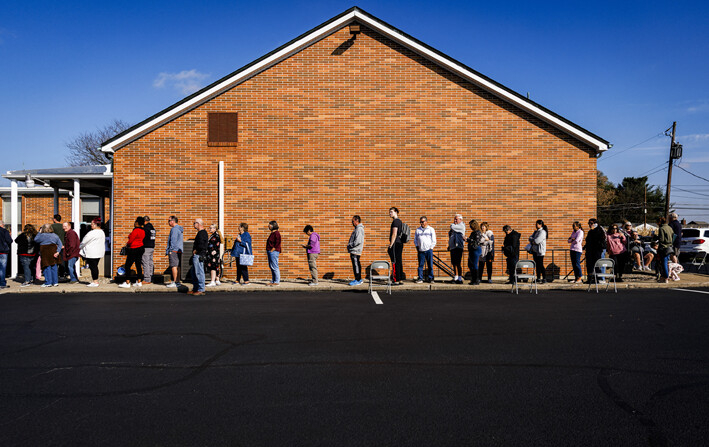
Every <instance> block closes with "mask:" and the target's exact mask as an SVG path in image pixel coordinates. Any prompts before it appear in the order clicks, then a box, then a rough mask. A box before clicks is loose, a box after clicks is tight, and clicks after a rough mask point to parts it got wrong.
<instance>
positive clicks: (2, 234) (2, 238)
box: [0, 227, 12, 254]
mask: <svg viewBox="0 0 709 447" xmlns="http://www.w3.org/2000/svg"><path fill="white" fill-rule="evenodd" d="M10 247H12V236H10V232H9V231H7V230H6V229H4V228H2V227H0V253H3V254H8V253H10Z"/></svg>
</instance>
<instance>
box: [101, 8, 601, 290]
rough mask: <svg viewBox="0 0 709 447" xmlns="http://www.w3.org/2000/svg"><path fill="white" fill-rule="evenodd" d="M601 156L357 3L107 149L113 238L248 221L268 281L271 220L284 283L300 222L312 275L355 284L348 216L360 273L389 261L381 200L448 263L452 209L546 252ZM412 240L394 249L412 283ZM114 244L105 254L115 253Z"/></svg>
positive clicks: (595, 139) (583, 198)
mask: <svg viewBox="0 0 709 447" xmlns="http://www.w3.org/2000/svg"><path fill="white" fill-rule="evenodd" d="M489 38H490V39H494V36H489ZM204 45H213V43H211V42H204ZM225 54H226V53H225ZM560 63H563V61H560ZM608 148H609V143H608V142H607V141H606V140H604V139H603V138H601V137H599V136H597V135H594V134H593V133H591V132H590V131H588V130H586V129H584V128H583V127H581V126H579V125H578V124H575V123H573V122H571V121H569V120H568V119H566V118H564V117H562V116H559V115H557V114H556V113H554V112H552V111H550V110H548V109H546V108H544V107H542V106H541V105H539V104H537V103H535V102H533V101H531V100H529V99H527V98H526V97H524V96H522V95H520V94H518V93H516V92H514V91H512V90H510V89H509V88H507V87H505V86H503V85H501V84H500V83H498V82H496V81H494V80H492V79H490V78H487V77H485V76H484V75H482V74H480V73H478V72H476V71H475V70H473V69H472V68H470V67H467V66H466V65H464V64H462V63H461V62H459V61H456V60H455V59H453V58H451V57H449V56H447V55H446V54H444V53H442V52H440V51H438V50H436V49H433V48H431V47H430V46H428V45H426V44H425V43H423V42H420V41H418V40H416V39H415V38H413V37H411V36H409V35H408V34H406V33H404V32H402V31H400V30H398V29H396V28H394V27H393V26H391V25H389V24H388V23H385V22H383V21H382V20H380V19H378V18H376V17H374V16H372V15H371V14H369V13H367V12H365V11H363V10H361V9H359V8H352V9H349V10H347V11H345V12H344V13H342V14H340V15H338V16H336V17H333V18H332V19H330V20H328V21H327V22H325V23H323V24H321V25H319V26H317V27H315V28H314V29H312V30H310V31H308V32H306V33H304V34H302V35H301V36H298V37H297V38H295V39H293V40H292V41H290V42H288V43H287V44H285V45H283V46H282V47H280V48H278V49H276V50H274V51H273V52H271V53H269V54H266V55H265V56H263V57H261V58H259V59H257V60H256V61H254V62H252V63H250V64H248V65H246V66H244V67H242V68H240V69H238V70H237V71H235V72H233V73H231V74H229V75H227V76H225V77H224V78H222V79H220V80H219V81H217V82H215V83H213V84H212V85H209V86H207V87H205V88H204V89H202V90H200V91H199V92H197V93H195V94H193V95H191V96H189V97H187V98H184V99H183V100H181V101H179V102H178V103H176V104H174V105H172V106H170V107H168V108H167V109H165V110H163V111H160V112H158V113H156V114H155V115H153V116H151V117H149V118H147V119H146V120H144V121H143V122H141V123H139V124H137V125H135V126H134V127H132V128H130V129H128V130H126V131H125V132H123V133H121V134H119V135H117V136H116V137H114V138H112V139H110V140H108V141H106V142H104V143H103V146H102V150H103V151H105V152H106V153H108V154H111V155H112V157H113V172H114V183H113V219H112V222H113V235H114V238H118V239H121V238H123V237H124V236H127V235H128V233H129V232H130V231H131V228H132V226H133V222H134V220H135V217H136V216H138V215H144V214H148V215H150V216H151V217H152V218H153V222H156V227H158V226H164V227H165V228H163V230H162V231H159V232H158V239H157V244H158V246H162V247H164V246H165V243H166V237H167V235H168V231H167V226H166V222H167V218H168V216H170V215H172V214H174V215H177V216H178V217H179V218H180V223H184V226H185V235H186V237H190V238H191V237H193V235H194V230H192V229H191V226H192V222H193V219H195V218H197V217H200V218H202V219H204V220H205V221H206V222H207V223H212V222H214V223H218V224H220V227H221V229H222V230H223V231H224V233H225V234H226V235H227V236H233V235H234V234H235V233H236V232H237V228H238V225H239V223H240V222H246V223H248V224H249V225H250V230H251V233H252V236H253V240H254V250H255V251H256V254H257V258H256V263H255V266H254V268H253V271H254V274H255V275H256V277H266V272H267V271H268V269H267V262H266V255H265V253H264V251H265V245H266V238H267V229H266V227H267V223H268V221H270V220H276V221H278V222H279V224H280V228H281V233H282V235H283V253H282V255H281V258H280V263H281V269H282V272H283V275H284V277H291V278H293V277H296V276H299V275H300V276H305V275H306V274H307V271H308V267H307V262H306V261H305V255H304V251H303V248H302V247H301V244H302V243H303V242H304V236H303V234H302V229H303V227H304V226H305V225H306V224H311V225H313V226H314V227H315V230H316V231H317V232H319V233H320V236H321V241H322V242H321V244H322V250H323V253H322V254H321V256H320V258H319V259H318V264H319V267H320V271H321V272H322V273H325V274H327V273H330V274H331V275H332V276H334V277H335V278H346V277H348V275H351V270H350V260H349V257H348V255H347V251H346V245H347V240H348V237H349V234H350V231H351V230H352V226H351V223H350V220H351V216H352V215H354V214H358V215H360V216H362V222H363V224H364V226H365V228H366V236H365V249H364V254H363V257H362V262H363V264H365V265H366V264H368V263H369V262H371V261H372V260H377V259H387V254H386V247H387V239H388V235H389V226H390V219H389V217H388V209H389V207H390V206H396V207H398V208H399V210H400V217H401V218H402V219H403V220H404V221H405V222H407V223H408V224H409V225H410V226H411V227H412V231H413V228H415V227H416V226H417V225H418V218H419V216H421V215H426V216H427V217H428V219H429V222H430V223H431V225H432V226H433V227H434V228H435V229H436V230H437V232H438V246H437V249H441V250H443V251H444V253H445V249H446V246H447V239H448V236H447V232H448V226H449V224H450V223H451V220H452V219H453V216H454V214H456V213H462V214H463V216H464V217H465V219H466V222H467V221H468V220H470V219H472V218H475V219H478V220H479V221H487V222H489V223H490V225H491V228H492V229H493V230H494V231H495V233H496V235H497V249H498V250H499V249H500V247H501V242H502V238H503V233H502V231H501V228H502V225H504V224H511V225H513V226H514V227H515V228H516V229H517V230H518V231H520V232H522V233H523V235H524V238H526V237H527V236H528V235H529V234H531V233H532V231H533V230H534V222H535V221H536V220H537V219H544V220H545V222H546V223H547V225H548V226H549V228H550V235H551V239H550V243H549V245H550V247H557V248H565V249H566V248H568V246H567V243H566V239H567V237H568V233H570V231H571V229H570V228H571V222H573V221H575V220H581V221H584V220H586V219H588V218H589V217H594V216H595V214H596V161H597V157H599V155H600V154H602V153H603V152H604V151H606V150H607V149H608ZM118 239H116V240H118ZM412 245H413V243H410V244H407V246H406V247H405V249H404V266H403V267H404V270H405V271H406V272H407V273H408V275H409V277H411V276H414V275H413V273H414V266H415V262H416V261H415V259H416V254H415V249H414V247H413V246H412ZM119 249H120V246H119V244H113V256H114V258H118V250H119ZM158 252H159V250H156V253H158ZM442 256H443V254H442ZM445 257H446V258H447V255H446V256H445ZM120 259H121V260H122V258H120ZM156 261H157V265H156V267H157V269H156V270H159V269H160V268H165V267H166V266H167V264H166V259H164V258H163V257H160V256H156ZM113 265H114V268H115V267H117V266H118V265H119V263H118V262H115V261H114V262H113Z"/></svg>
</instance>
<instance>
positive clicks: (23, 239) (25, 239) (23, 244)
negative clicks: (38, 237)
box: [15, 233, 39, 255]
mask: <svg viewBox="0 0 709 447" xmlns="http://www.w3.org/2000/svg"><path fill="white" fill-rule="evenodd" d="M30 238H32V236H28V235H27V234H25V233H20V235H19V236H17V237H16V238H15V243H16V244H17V254H18V255H34V254H37V253H39V250H38V249H37V244H36V243H35V241H34V238H32V239H31V240H30Z"/></svg>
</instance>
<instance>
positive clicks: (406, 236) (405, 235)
mask: <svg viewBox="0 0 709 447" xmlns="http://www.w3.org/2000/svg"><path fill="white" fill-rule="evenodd" d="M409 240H411V229H410V228H409V226H408V225H406V223H404V221H403V220H402V221H401V242H402V243H404V244H405V243H407V242H409Z"/></svg>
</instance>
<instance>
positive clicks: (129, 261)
mask: <svg viewBox="0 0 709 447" xmlns="http://www.w3.org/2000/svg"><path fill="white" fill-rule="evenodd" d="M143 225H145V219H144V218H143V216H138V217H137V218H136V219H135V223H134V224H133V231H131V233H130V235H129V236H128V244H126V252H127V253H126V254H127V255H128V257H127V258H126V264H125V265H124V266H123V268H124V269H125V271H126V282H124V283H123V284H119V285H118V287H122V288H130V279H128V272H130V268H131V267H132V266H133V264H135V271H136V273H137V275H138V279H137V280H136V282H135V284H134V285H135V286H136V287H142V286H143V264H142V263H141V259H142V258H143V252H144V251H145V248H144V247H143V241H144V240H145V230H143Z"/></svg>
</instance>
